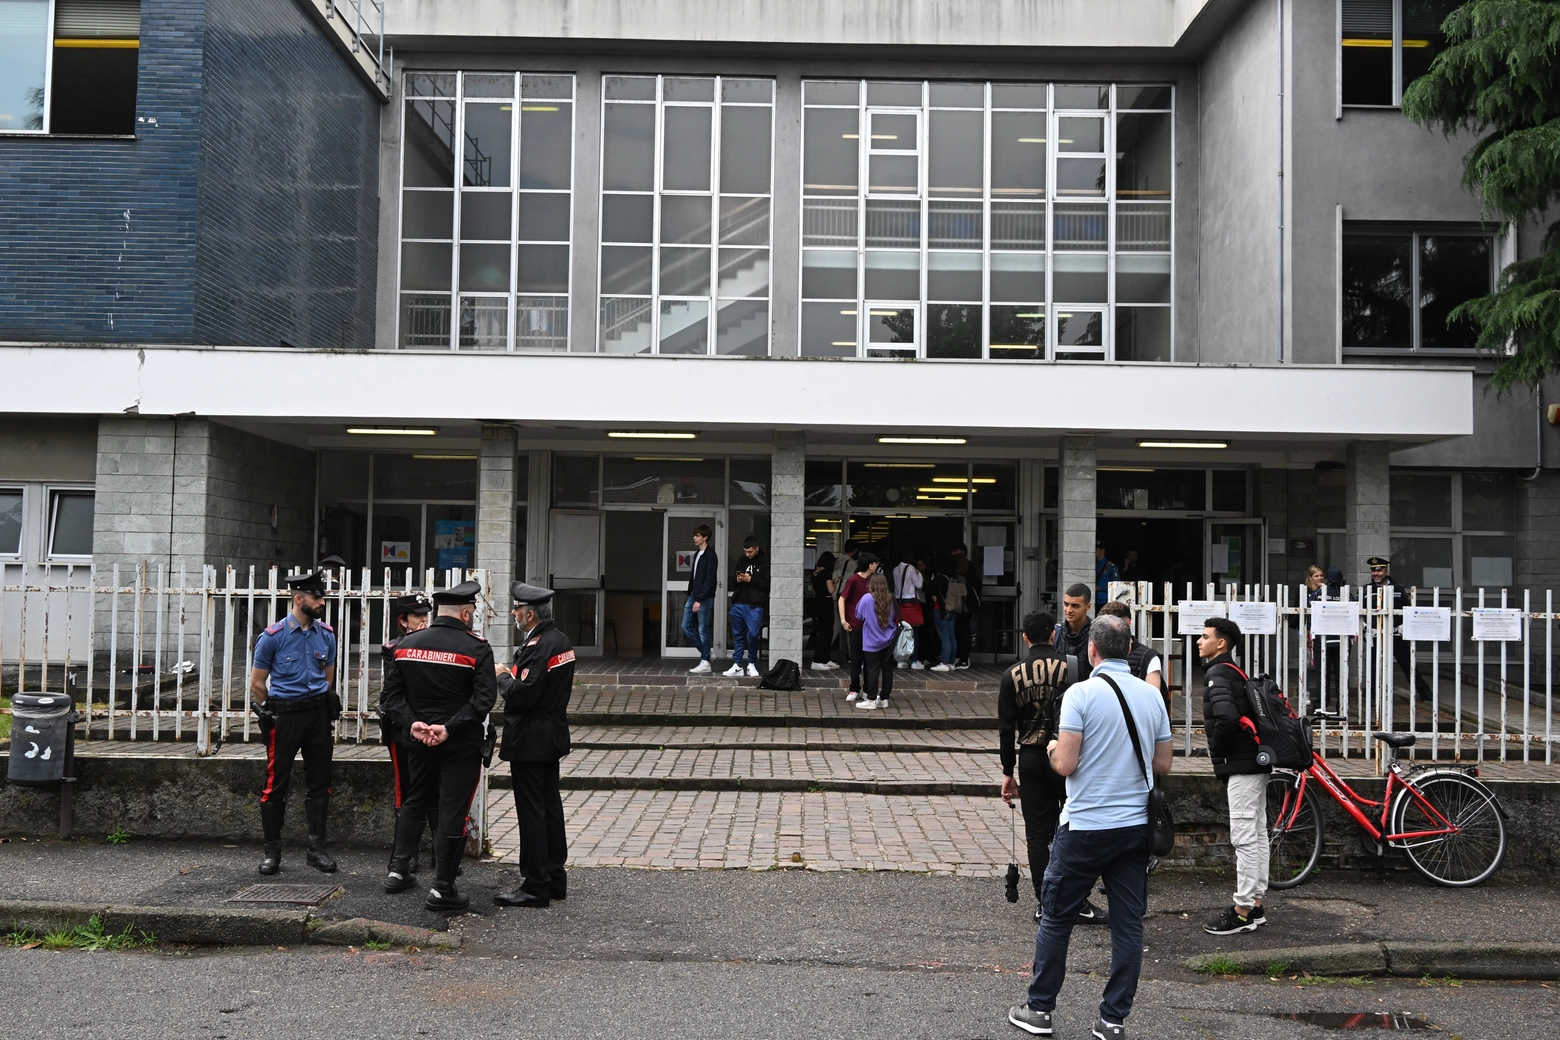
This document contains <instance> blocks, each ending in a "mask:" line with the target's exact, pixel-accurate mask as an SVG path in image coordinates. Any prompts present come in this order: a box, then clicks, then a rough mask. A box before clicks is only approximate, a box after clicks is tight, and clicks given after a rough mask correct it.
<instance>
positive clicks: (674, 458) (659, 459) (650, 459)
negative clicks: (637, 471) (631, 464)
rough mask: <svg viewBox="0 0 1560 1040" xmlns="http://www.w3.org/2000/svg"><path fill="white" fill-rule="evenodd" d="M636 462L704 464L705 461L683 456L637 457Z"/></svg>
mask: <svg viewBox="0 0 1560 1040" xmlns="http://www.w3.org/2000/svg"><path fill="white" fill-rule="evenodd" d="M634 461H635V462H703V461H704V460H703V459H695V458H689V457H687V456H683V455H635V456H634Z"/></svg>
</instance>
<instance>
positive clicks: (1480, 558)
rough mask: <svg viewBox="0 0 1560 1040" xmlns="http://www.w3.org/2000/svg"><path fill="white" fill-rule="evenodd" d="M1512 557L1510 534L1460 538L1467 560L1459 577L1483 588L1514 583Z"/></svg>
mask: <svg viewBox="0 0 1560 1040" xmlns="http://www.w3.org/2000/svg"><path fill="white" fill-rule="evenodd" d="M1515 556H1516V539H1515V538H1513V537H1511V536H1510V535H1498V536H1493V537H1492V536H1489V535H1476V536H1471V537H1467V538H1464V539H1463V559H1464V560H1465V561H1467V562H1466V563H1465V564H1464V566H1465V567H1467V569H1468V573H1467V575H1466V577H1464V578H1463V582H1464V584H1466V585H1470V586H1472V587H1474V588H1485V589H1489V588H1510V587H1511V586H1512V585H1515V584H1516V581H1515V580H1514V574H1513V571H1514V569H1515V568H1514V567H1513V563H1514V562H1515ZM1394 577H1395V575H1394ZM1400 580H1401V579H1400ZM1534 598H1535V599H1536V598H1537V597H1536V596H1535V597H1534ZM1421 602H1423V601H1421Z"/></svg>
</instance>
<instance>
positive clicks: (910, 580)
mask: <svg viewBox="0 0 1560 1040" xmlns="http://www.w3.org/2000/svg"><path fill="white" fill-rule="evenodd" d="M899 559H900V562H899V565H898V566H897V567H895V568H894V604H895V605H896V606H897V607H898V608H899V616H900V617H901V618H903V619H904V620H905V622H906V623H908V624H909V625H910V627H911V628H912V629H919V628H920V626H921V624H922V622H923V621H924V618H923V616H922V614H921V571H920V569H919V568H917V567H916V554H915V550H913V549H906V550H905V551H904V552H903V553H902V554H901V555H900V557H899ZM912 638H914V637H913V636H912ZM910 667H911V668H913V669H915V670H917V671H919V670H920V669H923V668H925V667H926V666H925V665H924V664H922V663H921V655H920V653H919V648H917V651H916V652H914V653H912V654H911V655H910Z"/></svg>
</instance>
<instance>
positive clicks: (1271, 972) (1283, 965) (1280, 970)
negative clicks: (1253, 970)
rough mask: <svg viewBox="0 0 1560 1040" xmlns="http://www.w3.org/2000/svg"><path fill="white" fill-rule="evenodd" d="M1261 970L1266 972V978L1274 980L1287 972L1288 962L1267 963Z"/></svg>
mask: <svg viewBox="0 0 1560 1040" xmlns="http://www.w3.org/2000/svg"><path fill="white" fill-rule="evenodd" d="M1262 970H1263V971H1266V972H1267V974H1268V978H1274V977H1276V976H1279V975H1282V974H1284V972H1286V971H1288V970H1289V962H1288V961H1268V964H1267V967H1266V968H1264V969H1262Z"/></svg>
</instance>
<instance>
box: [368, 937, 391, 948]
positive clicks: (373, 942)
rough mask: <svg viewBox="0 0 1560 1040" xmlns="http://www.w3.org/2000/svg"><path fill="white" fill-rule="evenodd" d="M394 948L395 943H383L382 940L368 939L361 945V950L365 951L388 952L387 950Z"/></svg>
mask: <svg viewBox="0 0 1560 1040" xmlns="http://www.w3.org/2000/svg"><path fill="white" fill-rule="evenodd" d="M394 946H395V943H392V942H385V941H384V940H383V939H370V940H369V941H368V942H366V943H364V944H363V949H365V950H389V949H392V948H394Z"/></svg>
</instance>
